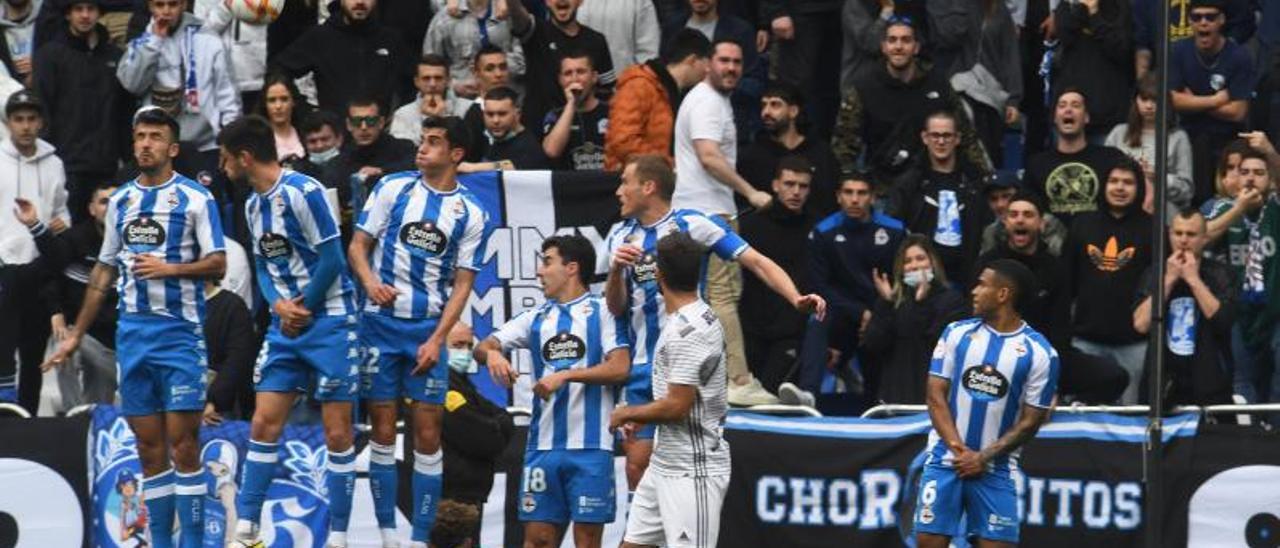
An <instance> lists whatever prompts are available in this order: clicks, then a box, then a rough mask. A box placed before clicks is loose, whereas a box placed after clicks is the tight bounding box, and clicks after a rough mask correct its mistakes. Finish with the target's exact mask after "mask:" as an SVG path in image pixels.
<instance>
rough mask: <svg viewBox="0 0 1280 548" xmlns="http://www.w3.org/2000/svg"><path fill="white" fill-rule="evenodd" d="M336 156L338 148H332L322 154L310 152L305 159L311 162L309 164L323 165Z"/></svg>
mask: <svg viewBox="0 0 1280 548" xmlns="http://www.w3.org/2000/svg"><path fill="white" fill-rule="evenodd" d="M337 156H338V147H333V148H331V149H329V150H326V151H324V152H312V153H310V154H307V159H308V160H311V163H313V164H316V165H324V164H327V163H329V160H332V159H334V158H336V157H337Z"/></svg>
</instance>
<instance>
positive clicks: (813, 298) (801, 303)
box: [791, 293, 827, 321]
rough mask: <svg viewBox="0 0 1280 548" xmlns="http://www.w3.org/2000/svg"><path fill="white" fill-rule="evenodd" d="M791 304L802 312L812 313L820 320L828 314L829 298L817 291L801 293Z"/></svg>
mask: <svg viewBox="0 0 1280 548" xmlns="http://www.w3.org/2000/svg"><path fill="white" fill-rule="evenodd" d="M791 306H794V307H795V309H796V310H797V311H799V312H800V313H801V314H809V313H812V314H813V315H814V317H816V318H817V319H818V321H822V319H823V318H825V317H826V316H827V300H826V299H823V298H822V296H821V295H818V294H816V293H810V294H808V295H801V296H800V297H798V298H797V299H796V301H795V302H793V303H791Z"/></svg>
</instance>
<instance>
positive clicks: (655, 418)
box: [609, 383, 698, 428]
mask: <svg viewBox="0 0 1280 548" xmlns="http://www.w3.org/2000/svg"><path fill="white" fill-rule="evenodd" d="M697 397H698V387H696V386H693V385H689V384H675V383H671V384H668V385H667V396H666V397H665V398H662V399H660V400H654V401H653V402H651V403H646V404H644V405H627V406H624V407H619V408H617V409H615V410H614V411H613V416H612V417H610V418H609V428H618V427H620V426H622V425H624V424H626V423H629V422H635V423H641V424H654V423H671V422H677V421H682V420H684V419H685V418H687V417H688V416H689V411H690V410H692V409H693V401H694V400H695V399H697Z"/></svg>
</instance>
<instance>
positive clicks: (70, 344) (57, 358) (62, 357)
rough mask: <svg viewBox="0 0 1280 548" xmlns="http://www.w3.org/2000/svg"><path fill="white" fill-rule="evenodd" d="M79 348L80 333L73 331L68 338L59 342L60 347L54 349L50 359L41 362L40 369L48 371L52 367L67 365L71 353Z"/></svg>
mask: <svg viewBox="0 0 1280 548" xmlns="http://www.w3.org/2000/svg"><path fill="white" fill-rule="evenodd" d="M77 348H80V335H78V334H76V332H75V331H72V332H71V334H70V335H68V336H67V338H65V339H62V342H60V343H58V347H57V348H56V349H54V351H53V354H52V355H50V356H49V359H47V360H45V361H44V363H42V364H40V371H41V372H48V371H49V370H50V369H53V368H55V367H60V366H62V365H65V364H66V363H67V360H68V359H71V355H72V354H75V353H76V349H77Z"/></svg>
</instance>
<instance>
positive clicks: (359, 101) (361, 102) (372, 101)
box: [346, 95, 387, 116]
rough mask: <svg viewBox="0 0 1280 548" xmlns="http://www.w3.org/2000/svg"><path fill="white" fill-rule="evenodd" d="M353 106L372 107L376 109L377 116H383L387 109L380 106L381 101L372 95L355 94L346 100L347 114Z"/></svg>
mask: <svg viewBox="0 0 1280 548" xmlns="http://www.w3.org/2000/svg"><path fill="white" fill-rule="evenodd" d="M354 107H374V108H377V109H378V116H385V115H386V112H387V109H385V108H383V107H382V101H381V100H379V99H378V98H377V97H374V96H373V95H356V96H355V97H352V98H351V99H349V100H347V110H346V113H347V114H351V109H352V108H354Z"/></svg>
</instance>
